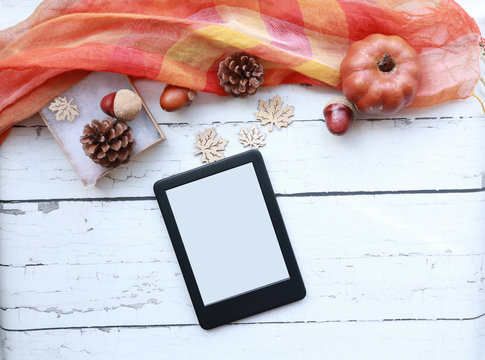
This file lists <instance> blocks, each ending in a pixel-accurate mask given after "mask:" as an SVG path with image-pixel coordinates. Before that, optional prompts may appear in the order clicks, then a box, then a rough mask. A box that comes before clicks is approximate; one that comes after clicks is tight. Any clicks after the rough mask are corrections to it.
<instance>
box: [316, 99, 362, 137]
mask: <svg viewBox="0 0 485 360" xmlns="http://www.w3.org/2000/svg"><path fill="white" fill-rule="evenodd" d="M355 111H356V108H355V105H354V104H352V103H351V102H350V101H349V100H348V99H347V98H346V97H343V96H342V97H336V98H333V99H331V100H330V101H329V102H328V103H327V104H326V105H325V108H324V109H323V116H324V118H325V124H326V125H327V129H328V131H330V132H331V133H332V134H334V135H343V134H345V132H346V131H347V130H348V129H349V128H350V125H352V122H353V121H354V118H355Z"/></svg>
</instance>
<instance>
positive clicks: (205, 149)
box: [194, 128, 227, 164]
mask: <svg viewBox="0 0 485 360" xmlns="http://www.w3.org/2000/svg"><path fill="white" fill-rule="evenodd" d="M215 137H216V130H215V129H214V128H210V129H206V130H205V131H204V132H203V133H202V132H200V131H199V133H198V134H197V136H196V138H195V144H194V145H195V147H196V148H198V149H199V150H198V151H196V152H195V153H194V155H199V154H202V157H201V158H200V160H201V161H202V162H203V163H208V164H210V163H212V162H214V161H217V160H220V159H224V148H225V147H226V144H227V140H226V139H223V138H218V139H215Z"/></svg>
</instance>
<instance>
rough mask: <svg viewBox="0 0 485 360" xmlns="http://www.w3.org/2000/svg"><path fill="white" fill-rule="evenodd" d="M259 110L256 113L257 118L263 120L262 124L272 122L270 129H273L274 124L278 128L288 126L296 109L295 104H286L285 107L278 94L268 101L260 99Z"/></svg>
mask: <svg viewBox="0 0 485 360" xmlns="http://www.w3.org/2000/svg"><path fill="white" fill-rule="evenodd" d="M258 110H259V111H258V112H257V113H255V114H254V115H256V119H257V120H259V121H261V125H266V124H270V127H269V131H272V130H273V125H276V127H277V128H278V129H281V128H282V127H287V126H288V125H290V124H291V123H292V122H293V120H291V119H290V117H292V116H293V115H294V114H293V110H295V107H294V106H291V105H286V106H285V107H283V101H282V100H281V98H280V97H279V95H276V96H275V97H274V98H272V99H270V100H269V101H268V102H266V101H263V100H259V104H258Z"/></svg>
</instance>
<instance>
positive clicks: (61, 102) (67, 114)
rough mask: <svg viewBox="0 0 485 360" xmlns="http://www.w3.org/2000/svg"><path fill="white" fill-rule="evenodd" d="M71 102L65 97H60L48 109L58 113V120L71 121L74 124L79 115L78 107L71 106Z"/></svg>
mask: <svg viewBox="0 0 485 360" xmlns="http://www.w3.org/2000/svg"><path fill="white" fill-rule="evenodd" d="M72 100H73V99H72V98H71V100H69V101H67V99H66V97H65V96H58V97H56V98H55V99H54V101H53V102H51V103H50V105H49V107H48V109H49V110H51V111H53V112H55V113H56V120H57V121H61V120H66V119H67V120H69V122H73V121H74V119H75V118H76V116H78V115H79V110H78V109H77V105H74V104H71V102H72Z"/></svg>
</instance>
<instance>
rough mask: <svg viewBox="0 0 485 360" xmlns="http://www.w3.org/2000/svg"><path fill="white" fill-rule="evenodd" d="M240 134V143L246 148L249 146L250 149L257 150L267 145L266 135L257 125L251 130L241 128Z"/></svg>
mask: <svg viewBox="0 0 485 360" xmlns="http://www.w3.org/2000/svg"><path fill="white" fill-rule="evenodd" d="M239 134H240V136H239V142H240V143H241V144H243V146H244V147H246V146H249V148H250V149H252V148H254V149H257V148H260V147H261V146H264V145H266V142H265V141H264V139H265V138H266V133H264V132H262V131H260V130H259V128H258V127H257V126H256V125H253V126H252V127H251V128H250V129H249V130H248V129H245V128H241V131H240V132H239Z"/></svg>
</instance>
